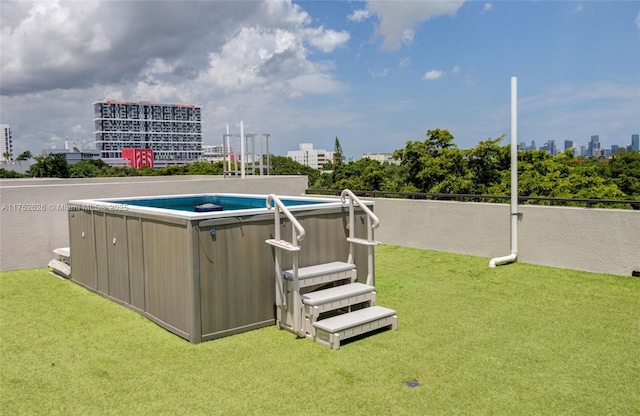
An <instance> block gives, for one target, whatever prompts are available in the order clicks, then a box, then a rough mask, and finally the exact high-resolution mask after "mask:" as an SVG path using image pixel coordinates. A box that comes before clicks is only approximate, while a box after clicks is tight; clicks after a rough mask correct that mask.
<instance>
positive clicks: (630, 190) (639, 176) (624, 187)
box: [608, 150, 640, 199]
mask: <svg viewBox="0 0 640 416" xmlns="http://www.w3.org/2000/svg"><path fill="white" fill-rule="evenodd" d="M608 174H609V177H611V179H612V180H613V181H614V183H615V184H616V185H618V188H620V190H621V191H622V192H624V193H625V194H626V195H627V197H628V198H633V199H640V152H639V151H637V150H622V151H619V152H616V153H615V154H614V155H613V156H612V157H611V160H610V161H609V164H608Z"/></svg>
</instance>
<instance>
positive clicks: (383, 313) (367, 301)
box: [278, 262, 398, 349]
mask: <svg viewBox="0 0 640 416" xmlns="http://www.w3.org/2000/svg"><path fill="white" fill-rule="evenodd" d="M293 273H294V272H293V270H286V271H284V272H283V273H282V275H283V278H284V282H285V289H286V302H285V305H284V307H281V308H279V310H280V314H279V317H278V325H279V326H280V327H282V328H285V329H288V330H290V331H292V332H297V333H299V332H300V331H296V330H295V325H296V322H297V321H296V316H295V314H296V308H295V306H294V305H295V296H296V295H295V287H294V281H293ZM356 277H357V271H356V267H355V265H354V264H351V263H345V262H332V263H326V264H319V265H314V266H309V267H302V268H300V269H298V280H299V286H300V293H301V295H300V298H301V300H302V305H301V306H302V312H301V313H302V314H303V319H302V320H301V322H300V323H301V325H302V327H303V328H302V331H303V333H304V336H305V337H307V338H309V339H311V340H313V341H316V342H318V343H320V344H323V345H326V346H328V347H331V348H333V349H338V348H340V342H341V341H343V340H345V339H348V338H351V337H354V336H357V335H361V334H364V333H367V332H371V331H374V330H377V329H379V328H383V327H390V328H392V329H394V330H395V329H397V326H398V317H397V315H396V312H395V311H394V310H392V309H388V308H383V307H380V306H374V305H375V301H376V292H375V288H374V287H373V286H371V285H367V284H363V283H358V282H356Z"/></svg>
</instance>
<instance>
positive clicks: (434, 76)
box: [422, 69, 444, 81]
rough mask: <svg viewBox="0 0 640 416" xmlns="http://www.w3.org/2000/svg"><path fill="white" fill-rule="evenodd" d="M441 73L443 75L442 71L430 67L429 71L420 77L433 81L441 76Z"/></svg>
mask: <svg viewBox="0 0 640 416" xmlns="http://www.w3.org/2000/svg"><path fill="white" fill-rule="evenodd" d="M443 75H444V72H442V71H440V70H438V69H432V70H431V71H429V72H427V73H425V74H424V76H423V77H422V79H425V80H427V81H433V80H436V79H438V78H441V77H442V76H443Z"/></svg>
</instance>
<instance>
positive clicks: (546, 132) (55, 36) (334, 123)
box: [0, 0, 640, 159]
mask: <svg viewBox="0 0 640 416" xmlns="http://www.w3.org/2000/svg"><path fill="white" fill-rule="evenodd" d="M0 23H1V27H0V30H1V32H0V35H1V37H0V43H1V45H0V46H1V49H0V64H1V73H0V95H1V97H0V123H2V124H9V125H10V126H11V129H12V135H13V142H14V157H15V156H17V155H18V154H20V153H21V152H22V151H25V150H30V151H31V152H32V153H33V154H40V153H41V151H42V150H43V149H46V148H52V147H56V148H62V147H64V141H65V138H68V139H69V140H70V141H71V142H75V143H77V144H79V145H80V146H85V147H86V146H91V145H92V144H93V141H94V123H93V117H94V115H93V106H92V103H93V102H95V101H99V100H105V99H112V100H127V101H136V100H146V101H153V102H163V103H182V104H197V105H201V106H202V114H203V115H202V129H203V144H205V145H214V144H220V143H222V135H223V134H224V133H226V126H227V125H229V128H230V131H231V132H232V133H239V132H240V127H239V126H240V121H242V122H243V124H244V131H245V132H246V133H267V134H269V135H270V137H271V141H270V151H271V153H274V154H279V155H285V154H286V152H287V151H288V150H297V149H298V146H299V144H300V143H313V145H314V147H315V148H318V149H326V150H333V148H334V143H335V138H336V137H337V138H338V139H339V140H340V144H341V146H342V149H343V152H344V154H345V155H346V156H349V157H353V158H354V159H358V158H360V157H361V156H362V154H363V153H377V152H392V151H393V150H395V149H401V148H404V146H405V144H406V142H407V141H415V140H420V141H422V140H424V139H425V137H426V136H425V135H426V132H427V130H431V129H447V130H449V132H451V134H452V135H453V136H454V138H455V140H454V143H455V145H456V146H458V147H459V148H471V147H475V146H476V145H477V143H478V142H479V141H481V140H486V139H495V138H499V137H502V136H504V143H505V144H506V143H508V142H509V140H510V134H511V78H512V77H517V85H518V87H517V90H518V100H517V102H518V131H517V139H518V142H526V143H527V144H529V143H530V142H531V141H532V140H535V142H536V144H537V146H542V145H543V144H544V143H545V142H546V141H547V140H555V143H556V146H557V147H558V148H559V149H561V148H562V146H563V144H564V140H573V141H574V142H576V143H578V144H579V145H586V144H587V142H588V141H589V140H590V137H591V136H592V135H599V137H600V142H601V144H602V147H603V148H604V147H610V146H611V145H619V146H626V145H628V144H630V143H631V135H632V134H638V133H640V2H638V1H492V2H485V1H419V0H412V1H405V0H398V1H392V0H385V1H290V0H267V1H71V2H64V1H55V0H47V1H44V2H30V1H19V2H16V1H8V0H2V1H1V2H0Z"/></svg>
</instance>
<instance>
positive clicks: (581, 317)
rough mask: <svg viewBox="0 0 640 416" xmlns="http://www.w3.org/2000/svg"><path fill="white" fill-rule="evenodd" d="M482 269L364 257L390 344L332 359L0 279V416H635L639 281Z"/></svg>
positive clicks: (30, 273) (23, 275)
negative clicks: (178, 326) (195, 333)
mask: <svg viewBox="0 0 640 416" xmlns="http://www.w3.org/2000/svg"><path fill="white" fill-rule="evenodd" d="M488 260H489V259H486V258H479V257H473V256H463V255H454V254H448V253H440V252H432V251H424V250H416V249H409V248H403V247H395V246H381V247H379V248H378V249H377V251H376V266H377V291H378V304H379V305H382V306H387V307H390V308H394V309H396V310H397V311H398V317H399V330H398V331H396V332H393V331H385V332H382V333H380V334H377V335H375V336H371V337H367V338H363V339H360V340H357V341H355V342H350V343H347V344H346V345H343V346H342V348H340V350H337V351H333V350H331V349H329V348H326V347H324V346H322V345H320V344H316V343H313V342H310V341H308V340H304V339H296V337H295V335H293V334H291V333H289V332H287V331H281V330H278V329H277V328H276V327H275V326H274V327H269V328H263V329H259V330H255V331H250V332H247V333H244V334H240V335H234V336H230V337H226V338H223V339H219V340H215V341H209V342H204V343H201V344H198V345H192V344H189V343H188V342H187V341H184V340H182V339H180V338H178V337H176V336H174V335H172V334H171V333H169V332H167V331H165V330H164V329H162V328H160V327H159V326H157V325H155V324H153V323H152V322H151V321H149V320H147V319H145V318H143V317H142V316H140V315H137V314H136V313H134V312H132V311H130V310H128V309H126V308H124V307H122V306H119V305H117V304H115V303H113V302H111V301H108V300H106V299H104V298H102V297H100V296H98V295H96V294H93V293H91V292H89V291H87V290H85V289H84V288H82V287H80V286H78V285H76V284H74V283H72V282H69V281H63V280H60V279H58V278H56V277H54V276H52V275H50V274H49V273H48V271H47V270H46V269H38V270H22V271H16V272H5V273H0V337H1V339H0V341H1V342H0V360H1V362H0V394H1V401H2V407H1V413H2V414H3V415H27V414H29V415H31V414H42V415H56V414H59V415H107V414H114V415H141V414H149V415H158V414H166V415H210V414H222V415H247V414H255V415H265V414H274V415H343V414H344V415H385V414H387V415H412V416H414V415H430V414H442V415H451V414H496V415H497V414H520V415H558V414H575V415H586V414H592V415H604V414H609V415H624V414H629V415H638V414H640V279H637V278H633V277H619V276H611V275H604V274H594V273H585V272H578V271H571V270H564V269H554V268H549V267H540V266H533V265H526V264H521V263H515V264H510V265H505V266H500V267H498V268H495V269H490V268H489V267H488ZM410 380H417V381H418V382H419V384H420V385H419V386H417V387H413V388H410V387H408V386H407V385H405V383H406V382H407V381H410Z"/></svg>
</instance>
